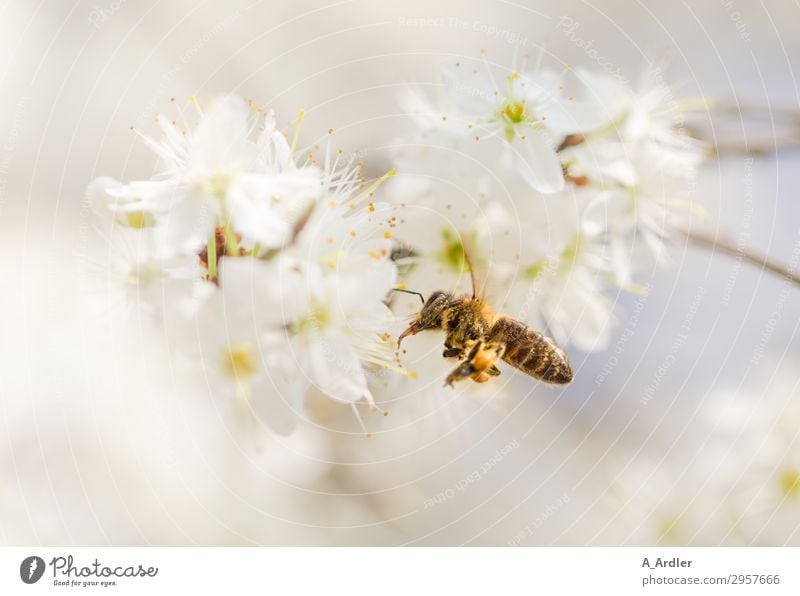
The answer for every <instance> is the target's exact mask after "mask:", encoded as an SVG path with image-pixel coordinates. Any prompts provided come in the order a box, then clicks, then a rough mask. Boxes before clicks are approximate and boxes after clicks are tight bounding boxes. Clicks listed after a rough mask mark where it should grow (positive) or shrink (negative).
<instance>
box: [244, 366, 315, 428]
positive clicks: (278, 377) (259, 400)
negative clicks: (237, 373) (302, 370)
mask: <svg viewBox="0 0 800 596" xmlns="http://www.w3.org/2000/svg"><path fill="white" fill-rule="evenodd" d="M282 372H283V371H273V370H268V371H267V375H266V376H265V377H263V378H261V379H259V380H258V381H257V382H256V383H254V384H253V386H252V387H251V391H250V393H251V397H250V407H251V409H252V411H253V413H254V414H255V415H256V417H257V418H258V419H259V420H260V421H261V422H263V423H264V424H265V425H266V426H267V427H268V428H269V429H270V430H272V431H273V432H275V433H276V434H279V435H283V436H286V435H289V434H291V433H292V431H293V430H294V429H295V428H296V427H297V423H298V422H299V421H300V420H301V419H302V416H303V396H304V394H305V390H306V387H307V386H306V384H304V383H302V382H301V379H302V377H301V376H300V375H296V376H295V377H294V378H293V379H292V380H291V381H290V380H289V379H287V378H286V376H285V375H284V374H282Z"/></svg>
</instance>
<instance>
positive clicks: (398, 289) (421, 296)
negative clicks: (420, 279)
mask: <svg viewBox="0 0 800 596" xmlns="http://www.w3.org/2000/svg"><path fill="white" fill-rule="evenodd" d="M392 292H404V293H406V294H413V295H414V296H419V299H420V300H421V301H422V305H423V306H425V296H423V295H422V294H420V293H419V292H412V291H411V290H404V289H402V288H392Z"/></svg>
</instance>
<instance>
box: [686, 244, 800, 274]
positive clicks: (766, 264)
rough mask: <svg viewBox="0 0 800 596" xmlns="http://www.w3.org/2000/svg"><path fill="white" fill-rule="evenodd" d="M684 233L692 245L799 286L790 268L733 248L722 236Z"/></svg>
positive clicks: (763, 256)
mask: <svg viewBox="0 0 800 596" xmlns="http://www.w3.org/2000/svg"><path fill="white" fill-rule="evenodd" d="M684 233H685V234H686V237H687V238H688V239H689V241H690V242H691V243H692V244H696V245H697V246H702V247H704V248H709V249H711V250H712V251H719V252H721V253H725V254H728V255H730V256H732V257H735V258H737V259H742V260H743V261H746V262H748V263H750V264H751V265H753V266H755V267H758V268H760V269H762V270H766V271H769V272H770V273H774V274H775V275H778V276H779V277H782V278H784V279H786V280H789V281H791V282H792V283H795V284H797V285H800V275H798V274H797V273H796V272H795V271H794V270H792V269H791V268H789V267H787V266H785V265H783V264H782V263H778V262H777V261H774V260H772V259H770V258H769V257H768V256H766V255H761V254H759V253H757V252H754V251H752V250H750V249H749V248H745V247H738V246H735V245H734V244H733V243H732V242H730V240H728V239H727V238H725V237H723V236H712V235H710V234H702V233H697V232H688V231H687V232H684Z"/></svg>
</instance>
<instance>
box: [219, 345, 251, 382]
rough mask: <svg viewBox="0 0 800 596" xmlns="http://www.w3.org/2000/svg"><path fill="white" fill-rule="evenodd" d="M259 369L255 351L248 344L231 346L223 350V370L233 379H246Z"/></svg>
mask: <svg viewBox="0 0 800 596" xmlns="http://www.w3.org/2000/svg"><path fill="white" fill-rule="evenodd" d="M257 370H258V362H257V361H256V359H255V358H254V357H253V352H252V350H250V349H249V348H247V347H246V346H230V347H229V348H228V349H227V350H223V354H222V371H223V372H224V373H225V376H227V377H230V378H231V379H244V378H246V377H249V376H250V375H252V374H253V373H255V372H256V371H257Z"/></svg>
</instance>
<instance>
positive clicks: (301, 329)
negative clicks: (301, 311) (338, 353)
mask: <svg viewBox="0 0 800 596" xmlns="http://www.w3.org/2000/svg"><path fill="white" fill-rule="evenodd" d="M332 322H333V317H331V313H330V311H329V310H328V309H327V308H326V307H325V306H324V305H323V304H319V303H314V304H312V305H311V309H310V310H309V311H308V314H307V315H306V316H305V317H303V318H302V319H300V320H299V321H297V323H296V324H295V326H294V330H295V332H296V333H311V332H313V331H315V330H319V329H323V328H325V327H328V326H330V324H331V323H332Z"/></svg>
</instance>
